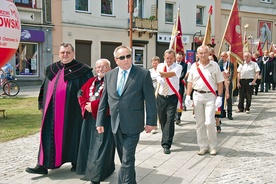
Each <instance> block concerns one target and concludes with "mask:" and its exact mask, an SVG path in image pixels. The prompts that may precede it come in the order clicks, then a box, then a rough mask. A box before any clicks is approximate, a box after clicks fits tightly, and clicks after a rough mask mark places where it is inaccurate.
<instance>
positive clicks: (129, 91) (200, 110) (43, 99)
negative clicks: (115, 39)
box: [26, 43, 276, 184]
mask: <svg viewBox="0 0 276 184" xmlns="http://www.w3.org/2000/svg"><path fill="white" fill-rule="evenodd" d="M131 54H132V51H131V49H130V48H129V47H126V46H119V47H117V48H116V49H115V50H114V53H113V55H114V60H115V62H116V64H117V65H118V66H117V67H116V68H114V69H111V67H110V61H109V60H107V59H99V60H98V61H96V66H95V76H93V73H92V68H90V67H89V66H87V65H84V64H82V63H80V62H78V61H76V60H75V59H74V55H75V52H74V47H73V46H72V45H71V44H69V43H62V44H61V45H60V48H59V58H60V61H58V62H55V63H53V64H51V65H50V66H48V67H47V69H46V74H45V76H46V77H45V80H44V82H43V84H42V86H41V90H40V94H39V97H38V102H39V109H40V110H41V112H42V123H41V132H40V134H41V136H40V145H39V149H38V160H37V164H36V166H35V167H33V168H31V167H28V168H26V172H28V173H32V174H44V175H46V174H48V169H57V168H59V167H61V166H62V164H64V163H66V162H71V164H72V168H71V171H72V172H76V173H77V174H80V175H83V176H84V177H83V178H82V179H84V180H88V181H89V180H90V181H91V183H92V184H97V183H100V182H101V181H103V180H105V179H106V178H107V177H109V176H110V175H111V174H112V173H113V172H114V170H115V163H114V156H115V149H117V153H118V156H119V159H120V162H121V166H120V170H119V172H118V183H119V184H121V183H129V184H135V183H136V172H135V151H136V147H137V144H138V142H139V138H140V133H141V132H143V131H145V132H146V133H157V132H158V131H159V129H160V133H161V134H162V136H161V141H160V145H161V147H162V148H163V152H164V154H170V153H171V150H170V149H171V146H172V144H173V138H174V134H175V126H176V125H179V124H181V115H182V113H183V111H186V108H187V107H192V108H193V113H194V117H195V120H196V134H197V143H198V147H199V151H198V153H197V154H198V155H205V154H206V153H209V154H210V155H216V154H217V145H218V143H217V142H218V141H217V133H219V132H221V118H224V117H226V116H227V118H228V119H229V120H233V119H234V118H233V116H232V105H233V102H234V101H235V99H236V96H238V95H239V103H238V109H237V112H246V113H250V106H251V99H252V95H253V94H254V95H257V94H258V92H268V91H269V90H271V89H272V90H275V87H276V57H275V55H274V53H268V51H265V52H264V55H263V56H260V55H259V53H257V52H256V53H254V54H253V55H251V53H249V52H244V54H243V60H244V62H243V63H241V64H239V66H237V67H236V66H235V64H234V63H233V62H231V61H230V56H229V53H228V52H222V53H221V54H220V56H219V59H217V57H216V56H215V54H214V49H213V48H210V47H208V46H200V47H199V48H198V49H197V54H196V61H195V62H194V63H193V64H191V63H189V62H188V63H186V62H185V53H182V52H179V53H175V51H174V50H172V49H168V50H166V51H165V52H164V58H163V59H164V62H161V58H159V57H157V56H155V57H153V58H152V66H153V67H152V68H151V69H149V70H147V69H144V68H142V67H138V66H135V65H133V64H132V63H133V62H132V55H131ZM235 70H236V71H235ZM236 73H237V75H236ZM259 88H260V89H259ZM244 100H246V103H245V104H244ZM184 113H185V112H184Z"/></svg>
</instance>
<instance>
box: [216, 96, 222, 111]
mask: <svg viewBox="0 0 276 184" xmlns="http://www.w3.org/2000/svg"><path fill="white" fill-rule="evenodd" d="M221 105H222V97H221V96H218V97H217V99H216V102H215V106H216V108H219V107H220V106H221Z"/></svg>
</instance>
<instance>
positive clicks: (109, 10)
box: [101, 0, 113, 15]
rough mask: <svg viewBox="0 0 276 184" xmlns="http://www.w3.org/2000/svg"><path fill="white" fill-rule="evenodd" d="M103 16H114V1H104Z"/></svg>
mask: <svg viewBox="0 0 276 184" xmlns="http://www.w3.org/2000/svg"><path fill="white" fill-rule="evenodd" d="M101 12H102V14H106V15H113V0H102V11H101Z"/></svg>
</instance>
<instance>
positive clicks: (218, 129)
mask: <svg viewBox="0 0 276 184" xmlns="http://www.w3.org/2000/svg"><path fill="white" fill-rule="evenodd" d="M216 127H217V133H220V132H221V126H220V125H219V126H216Z"/></svg>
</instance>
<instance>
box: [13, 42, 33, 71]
mask: <svg viewBox="0 0 276 184" xmlns="http://www.w3.org/2000/svg"><path fill="white" fill-rule="evenodd" d="M37 53H38V52H37V44H36V43H20V44H19V47H18V49H17V53H16V59H15V64H16V67H15V68H16V76H34V75H35V76H38V61H37V58H38V56H37Z"/></svg>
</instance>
